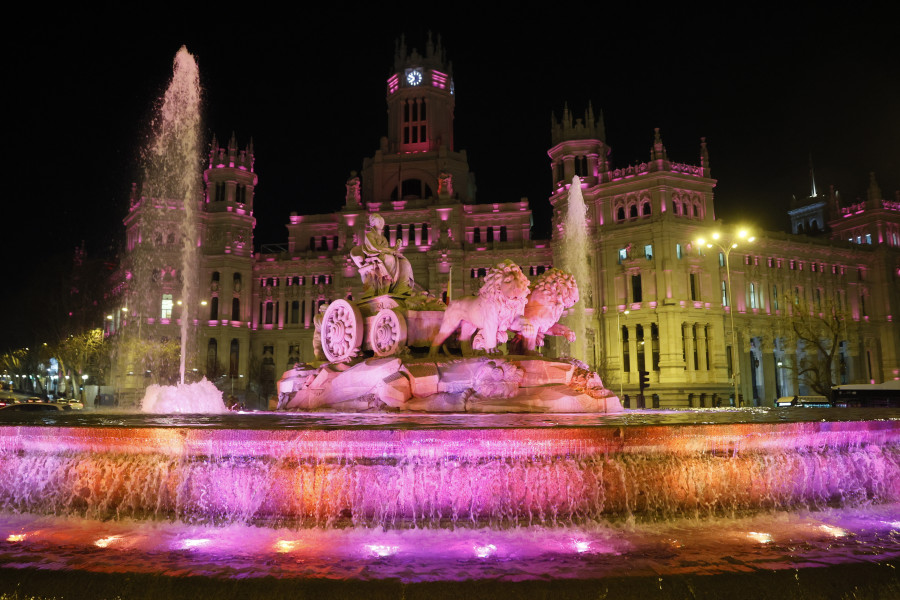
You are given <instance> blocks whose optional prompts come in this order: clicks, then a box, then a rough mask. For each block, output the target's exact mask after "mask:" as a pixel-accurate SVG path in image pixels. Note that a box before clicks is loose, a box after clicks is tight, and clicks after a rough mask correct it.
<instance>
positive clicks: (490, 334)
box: [429, 260, 528, 356]
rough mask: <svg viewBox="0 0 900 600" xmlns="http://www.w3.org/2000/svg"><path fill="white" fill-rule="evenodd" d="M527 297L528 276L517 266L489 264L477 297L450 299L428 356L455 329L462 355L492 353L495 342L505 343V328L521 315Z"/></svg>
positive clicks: (495, 345)
mask: <svg viewBox="0 0 900 600" xmlns="http://www.w3.org/2000/svg"><path fill="white" fill-rule="evenodd" d="M527 299H528V278H527V277H525V275H524V274H523V273H522V271H521V269H519V267H518V265H516V264H515V263H514V262H512V261H510V260H505V261H503V262H502V263H500V264H498V265H497V266H496V267H491V268H490V269H488V272H487V275H486V276H485V278H484V285H483V286H482V287H481V289H480V290H478V295H477V296H467V297H465V298H460V299H458V300H451V301H450V304H449V305H448V306H447V310H446V312H445V313H444V319H443V321H441V329H440V331H438V334H437V335H436V336H435V337H434V340H433V341H432V342H431V351H430V352H429V356H434V355H435V354H437V351H438V348H440V346H441V344H443V343H444V342H445V341H446V340H447V338H448V337H450V335H451V334H452V333H453V332H454V331H456V330H457V328H458V329H459V330H460V332H459V340H460V343H461V345H462V350H463V355H464V356H468V355H471V354H472V350H484V351H486V352H488V353H494V352H495V351H496V349H497V345H498V344H502V343H504V342H506V340H507V334H506V330H507V329H509V328H510V325H512V324H513V323H514V322H515V321H516V320H517V319H518V318H519V317H520V316H521V315H522V312H523V311H524V309H525V302H526V301H527ZM526 328H527V327H526ZM473 335H475V338H474V339H472V336H473Z"/></svg>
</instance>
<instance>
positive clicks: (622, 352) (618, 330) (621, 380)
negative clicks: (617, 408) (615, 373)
mask: <svg viewBox="0 0 900 600" xmlns="http://www.w3.org/2000/svg"><path fill="white" fill-rule="evenodd" d="M630 312H631V311H630V310H626V311H624V312H620V311H618V310H616V337H617V338H618V340H619V365H620V367H619V371H620V373H619V402H621V401H622V399H623V398H624V397H625V350H624V349H623V348H622V327H621V326H620V325H619V315H620V314H625V315H627V314H628V313H630Z"/></svg>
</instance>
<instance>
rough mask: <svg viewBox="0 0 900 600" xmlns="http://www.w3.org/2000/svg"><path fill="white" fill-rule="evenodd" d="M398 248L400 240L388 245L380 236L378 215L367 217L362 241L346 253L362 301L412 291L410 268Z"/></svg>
mask: <svg viewBox="0 0 900 600" xmlns="http://www.w3.org/2000/svg"><path fill="white" fill-rule="evenodd" d="M400 246H401V242H400V240H397V242H396V243H395V244H394V245H393V246H391V244H390V243H389V242H388V240H387V238H385V237H384V219H383V218H382V217H381V215H379V214H378V213H372V214H371V215H369V226H368V230H367V231H366V236H365V239H363V242H362V244H360V245H359V246H356V247H354V248H353V249H352V250H350V258H352V259H353V262H354V263H355V264H356V266H357V268H358V269H359V274H360V277H362V281H363V288H364V293H363V297H364V298H368V297H371V296H379V295H382V294H395V295H402V294H409V293H410V292H411V291H412V289H413V284H414V281H413V271H412V265H410V264H409V260H407V258H406V257H405V256H403V254H402V253H401V252H400Z"/></svg>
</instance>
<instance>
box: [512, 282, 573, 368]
mask: <svg viewBox="0 0 900 600" xmlns="http://www.w3.org/2000/svg"><path fill="white" fill-rule="evenodd" d="M576 302H578V285H577V284H576V282H575V277H574V276H572V275H571V274H569V273H566V272H565V271H562V270H560V269H555V268H554V269H549V270H548V271H546V272H545V273H543V274H542V275H541V276H540V277H538V278H537V280H536V281H535V282H534V283H533V284H532V286H531V293H529V294H528V303H527V304H526V305H525V312H524V314H523V315H522V317H521V318H519V319H517V320H516V322H515V323H513V324H512V326H511V327H510V329H511V330H513V331H516V332H518V333H519V335H518V336H516V339H515V340H514V342H516V343H515V344H514V345H515V346H517V347H516V348H511V349H510V354H523V353H529V354H530V353H533V352H534V351H535V350H536V349H537V348H538V347H540V346H543V345H544V336H545V335H560V336H565V338H566V339H567V340H568V341H569V342H574V341H575V333H574V332H573V331H572V330H571V329H569V328H568V327H566V326H565V325H561V324H559V323H557V321H559V318H560V317H561V316H562V314H563V311H565V310H566V309H568V308H571V307H572V306H573V305H574V304H575V303H576ZM529 326H530V327H529Z"/></svg>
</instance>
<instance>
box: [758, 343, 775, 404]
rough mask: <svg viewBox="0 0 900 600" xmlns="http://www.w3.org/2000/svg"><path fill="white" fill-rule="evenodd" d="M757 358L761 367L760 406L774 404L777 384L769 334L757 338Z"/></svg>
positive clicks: (772, 347) (773, 351)
mask: <svg viewBox="0 0 900 600" xmlns="http://www.w3.org/2000/svg"><path fill="white" fill-rule="evenodd" d="M759 350H760V357H759V360H760V361H762V367H763V391H762V398H760V405H761V406H775V397H776V395H777V393H778V392H777V386H776V385H775V377H776V373H775V363H776V361H777V358H776V356H775V348H774V343H773V340H772V336H771V335H763V336H761V337H760V338H759Z"/></svg>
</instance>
